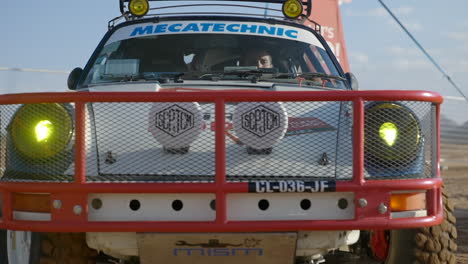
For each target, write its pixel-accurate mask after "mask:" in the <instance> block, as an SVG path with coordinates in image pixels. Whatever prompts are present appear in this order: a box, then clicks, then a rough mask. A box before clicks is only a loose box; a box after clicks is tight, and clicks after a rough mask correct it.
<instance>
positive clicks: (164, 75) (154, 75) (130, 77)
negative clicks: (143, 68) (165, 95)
mask: <svg viewBox="0 0 468 264" xmlns="http://www.w3.org/2000/svg"><path fill="white" fill-rule="evenodd" d="M184 74H185V73H183V72H141V73H136V74H125V75H123V74H103V75H101V80H109V81H111V82H134V81H141V80H145V81H149V80H155V81H158V82H160V83H167V82H170V81H171V80H173V81H174V82H176V83H181V82H184V80H183V79H182V78H181V77H182V76H183V75H184Z"/></svg>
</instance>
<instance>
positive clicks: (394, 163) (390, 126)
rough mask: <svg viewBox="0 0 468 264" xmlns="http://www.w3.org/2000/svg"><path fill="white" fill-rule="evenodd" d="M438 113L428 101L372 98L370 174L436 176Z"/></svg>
mask: <svg viewBox="0 0 468 264" xmlns="http://www.w3.org/2000/svg"><path fill="white" fill-rule="evenodd" d="M434 117H435V116H434V110H433V107H431V104H430V103H427V102H368V103H367V104H366V113H365V119H366V123H365V160H366V161H365V169H366V177H368V178H380V177H385V178H392V177H398V178H401V177H411V178H414V177H422V178H424V177H434V176H435V175H434V174H433V173H432V170H433V164H432V163H433V162H432V157H433V155H435V152H434V149H433V145H434V140H435V137H434V136H435V131H434V130H433V126H434V124H433V119H434Z"/></svg>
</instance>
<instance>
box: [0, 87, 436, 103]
mask: <svg viewBox="0 0 468 264" xmlns="http://www.w3.org/2000/svg"><path fill="white" fill-rule="evenodd" d="M219 98H222V99H223V100H224V101H225V102H255V101H262V102H273V101H283V102H285V101H291V102H303V101H321V102H322V101H353V100H355V99H357V98H361V99H362V100H364V101H426V102H433V103H437V104H440V103H442V101H443V98H442V96H440V95H439V94H437V93H432V92H425V91H398V92H396V91H340V92H339V93H337V92H336V91H314V92H308V91H291V92H284V91H281V92H278V91H276V92H275V91H271V92H267V93H266V92H263V91H261V92H259V91H240V90H224V91H216V92H204V91H200V92H197V93H180V92H159V93H155V92H118V93H116V92H81V93H25V94H21V95H18V94H5V95H0V104H28V103H31V104H33V103H69V102H193V101H196V102H215V101H216V100H219Z"/></svg>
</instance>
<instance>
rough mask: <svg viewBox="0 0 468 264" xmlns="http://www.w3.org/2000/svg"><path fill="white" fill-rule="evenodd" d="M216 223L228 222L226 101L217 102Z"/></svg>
mask: <svg viewBox="0 0 468 264" xmlns="http://www.w3.org/2000/svg"><path fill="white" fill-rule="evenodd" d="M215 103H216V105H215V110H216V111H215V120H216V135H215V140H216V186H217V188H218V190H217V191H216V223H218V224H223V223H225V222H226V193H225V190H224V187H226V133H225V130H226V129H225V128H226V124H225V123H226V109H225V106H224V100H222V99H219V100H216V102H215Z"/></svg>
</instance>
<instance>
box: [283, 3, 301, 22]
mask: <svg viewBox="0 0 468 264" xmlns="http://www.w3.org/2000/svg"><path fill="white" fill-rule="evenodd" d="M282 10H283V15H284V16H285V17H287V18H297V17H299V16H300V15H301V14H302V11H303V6H302V3H301V2H300V1H298V0H287V1H286V2H284V3H283V7H282Z"/></svg>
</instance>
